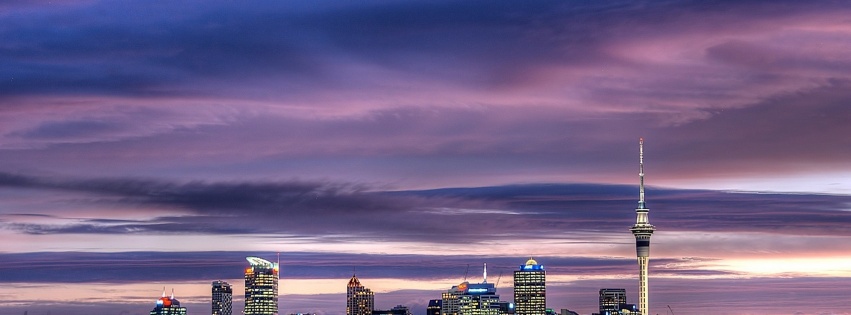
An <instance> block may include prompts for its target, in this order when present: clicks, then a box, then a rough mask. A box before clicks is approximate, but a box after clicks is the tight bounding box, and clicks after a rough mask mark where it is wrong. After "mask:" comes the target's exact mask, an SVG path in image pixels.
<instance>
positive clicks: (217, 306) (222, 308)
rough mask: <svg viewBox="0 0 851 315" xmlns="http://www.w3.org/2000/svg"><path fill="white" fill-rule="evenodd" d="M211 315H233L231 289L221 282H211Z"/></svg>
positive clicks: (228, 285) (227, 284)
mask: <svg viewBox="0 0 851 315" xmlns="http://www.w3.org/2000/svg"><path fill="white" fill-rule="evenodd" d="M212 287H213V289H212V293H213V303H212V304H213V312H212V314H213V315H232V314H233V289H232V288H231V286H230V284H229V283H227V282H224V281H221V280H216V281H213V284H212Z"/></svg>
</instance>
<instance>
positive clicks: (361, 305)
mask: <svg viewBox="0 0 851 315" xmlns="http://www.w3.org/2000/svg"><path fill="white" fill-rule="evenodd" d="M374 308H375V294H374V293H372V290H370V289H367V288H366V287H364V286H363V285H361V284H360V280H358V277H357V276H355V275H352V278H351V279H349V284H348V285H347V286H346V315H372V310H373V309H374Z"/></svg>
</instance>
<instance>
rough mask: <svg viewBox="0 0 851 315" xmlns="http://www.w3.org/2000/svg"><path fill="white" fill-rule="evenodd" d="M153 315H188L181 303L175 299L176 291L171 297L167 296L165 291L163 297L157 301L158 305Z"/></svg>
mask: <svg viewBox="0 0 851 315" xmlns="http://www.w3.org/2000/svg"><path fill="white" fill-rule="evenodd" d="M151 315H186V308H185V307H181V306H180V301H178V300H177V299H175V298H174V291H172V292H171V296H165V289H163V296H162V297H161V298H159V299H157V305H156V306H154V309H153V310H152V311H151Z"/></svg>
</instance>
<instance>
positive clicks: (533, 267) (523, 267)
mask: <svg viewBox="0 0 851 315" xmlns="http://www.w3.org/2000/svg"><path fill="white" fill-rule="evenodd" d="M520 270H523V271H527V270H544V265H520Z"/></svg>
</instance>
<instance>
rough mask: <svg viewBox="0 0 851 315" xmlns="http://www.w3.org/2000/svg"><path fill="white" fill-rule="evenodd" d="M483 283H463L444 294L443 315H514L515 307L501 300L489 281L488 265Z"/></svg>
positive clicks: (441, 310)
mask: <svg viewBox="0 0 851 315" xmlns="http://www.w3.org/2000/svg"><path fill="white" fill-rule="evenodd" d="M483 275H484V280H483V281H482V283H469V282H466V281H464V282H463V283H461V284H459V285H457V286H452V288H451V289H449V291H447V292H445V293H443V296H442V297H443V301H442V305H441V309H440V314H441V315H501V314H509V313H513V311H514V310H513V305H511V304H512V303H509V302H504V301H500V300H499V295H498V294H496V286H494V285H493V284H492V283H488V281H487V275H488V273H487V265H485V270H484V273H483Z"/></svg>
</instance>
